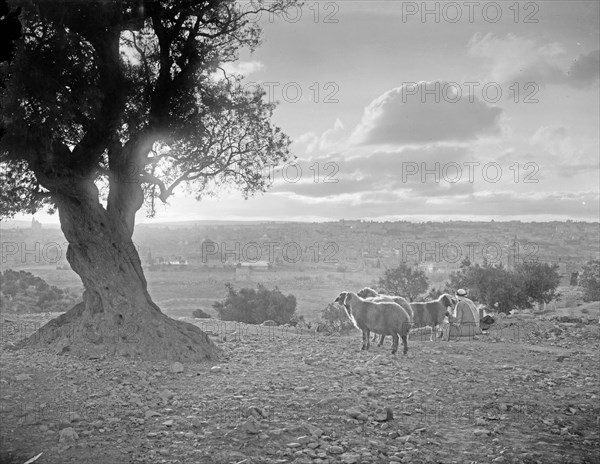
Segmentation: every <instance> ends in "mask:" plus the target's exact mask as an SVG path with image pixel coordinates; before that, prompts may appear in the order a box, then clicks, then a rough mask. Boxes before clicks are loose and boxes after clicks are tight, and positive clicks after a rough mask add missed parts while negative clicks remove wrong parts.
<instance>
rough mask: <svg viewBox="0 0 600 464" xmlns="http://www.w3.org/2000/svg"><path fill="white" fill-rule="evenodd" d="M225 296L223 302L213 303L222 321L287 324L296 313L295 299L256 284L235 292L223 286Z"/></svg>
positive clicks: (230, 286)
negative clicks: (270, 321) (225, 292)
mask: <svg viewBox="0 0 600 464" xmlns="http://www.w3.org/2000/svg"><path fill="white" fill-rule="evenodd" d="M225 287H226V288H227V296H226V297H225V300H223V301H215V303H214V304H213V308H215V309H216V310H217V313H218V314H219V317H220V318H221V320H224V321H237V322H245V323H247V324H261V323H262V322H264V321H267V320H273V321H275V322H277V323H278V324H280V325H281V324H287V323H289V322H290V321H291V319H292V317H293V316H294V315H295V312H296V297H295V296H294V295H287V296H285V295H284V294H283V293H281V291H280V290H279V289H278V288H277V287H275V288H274V289H273V290H269V289H267V288H266V287H265V286H264V285H262V284H258V287H257V288H256V289H255V288H242V289H240V290H239V291H236V290H235V289H234V288H233V286H232V285H231V284H230V283H227V284H225Z"/></svg>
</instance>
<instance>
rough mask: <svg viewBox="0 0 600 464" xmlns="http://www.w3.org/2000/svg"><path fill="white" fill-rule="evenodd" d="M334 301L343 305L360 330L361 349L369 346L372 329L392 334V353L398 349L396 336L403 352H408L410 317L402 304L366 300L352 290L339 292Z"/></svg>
mask: <svg viewBox="0 0 600 464" xmlns="http://www.w3.org/2000/svg"><path fill="white" fill-rule="evenodd" d="M335 302H336V303H340V304H342V305H343V306H344V309H345V310H346V314H347V316H348V318H350V320H351V321H352V322H353V323H354V326H355V327H356V328H357V329H360V330H361V331H362V338H363V344H362V348H361V349H362V350H368V349H369V347H370V346H371V344H370V339H369V335H370V332H371V331H374V332H377V333H380V334H382V335H391V336H392V340H393V342H392V354H396V352H397V351H398V336H400V338H401V339H402V345H403V346H404V351H403V352H404V354H406V353H407V352H408V344H407V336H408V332H409V331H410V327H411V323H412V318H411V316H410V315H409V313H407V312H406V310H405V309H404V308H403V307H402V306H400V305H398V304H396V303H392V302H389V301H382V302H374V301H368V300H365V299H363V298H361V297H359V296H358V295H357V294H356V293H354V292H342V293H340V295H339V296H338V297H337V298H336V299H335Z"/></svg>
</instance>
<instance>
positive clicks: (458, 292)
mask: <svg viewBox="0 0 600 464" xmlns="http://www.w3.org/2000/svg"><path fill="white" fill-rule="evenodd" d="M456 296H467V291H466V290H465V289H464V288H459V289H458V290H456Z"/></svg>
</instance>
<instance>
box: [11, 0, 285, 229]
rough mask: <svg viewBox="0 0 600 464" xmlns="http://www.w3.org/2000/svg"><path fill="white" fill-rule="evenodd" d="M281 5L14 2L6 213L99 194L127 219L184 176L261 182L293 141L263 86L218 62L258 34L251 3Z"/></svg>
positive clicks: (244, 185)
mask: <svg viewBox="0 0 600 464" xmlns="http://www.w3.org/2000/svg"><path fill="white" fill-rule="evenodd" d="M290 2H291V1H288V0H286V1H282V2H279V3H272V2H270V3H268V4H263V3H262V2H253V3H252V5H254V7H253V8H250V9H244V10H246V11H242V9H240V8H239V4H236V3H235V2H234V1H232V0H204V1H198V0H196V1H190V0H156V1H151V2H145V1H118V2H105V1H88V0H86V1H77V0H75V1H70V2H59V1H56V2H54V1H46V2H39V3H37V4H32V3H30V2H24V1H23V2H21V1H13V2H11V5H13V6H17V5H21V6H22V8H21V10H22V12H21V15H20V18H21V22H22V24H23V27H22V35H21V38H20V39H19V40H18V41H17V42H16V53H15V59H14V62H13V63H12V64H11V63H10V62H9V61H5V62H4V63H3V64H2V67H1V69H0V72H1V74H2V77H3V82H4V83H5V88H4V89H2V95H1V101H2V110H1V119H0V126H1V131H2V134H3V136H2V140H1V141H0V163H1V165H2V174H1V176H2V179H1V180H2V183H1V185H2V187H0V189H1V193H0V207H1V210H2V213H3V215H4V216H12V215H14V214H15V213H17V212H20V211H23V212H30V213H31V212H34V211H36V210H37V209H39V208H40V207H42V206H44V205H48V206H51V207H52V206H58V203H60V198H59V197H60V194H64V195H67V196H71V197H73V196H75V197H77V196H81V195H88V194H96V195H99V197H100V198H101V199H102V200H104V202H105V203H106V208H107V210H109V211H110V210H111V209H116V210H118V212H119V213H121V216H122V219H123V220H125V221H128V222H129V226H130V227H132V225H133V224H132V223H131V213H132V212H135V211H137V210H138V209H139V208H140V207H141V206H142V203H143V201H144V200H145V201H146V204H147V206H148V211H149V212H150V214H153V213H154V211H155V201H156V199H160V200H162V201H166V200H167V198H168V197H169V196H171V195H172V194H173V192H174V190H175V189H176V188H177V187H178V186H180V185H182V186H183V187H185V188H187V189H188V190H189V191H190V192H191V193H193V194H194V195H195V196H196V197H197V198H200V197H202V196H203V195H210V194H213V193H214V192H215V188H216V187H218V186H220V185H222V184H224V183H228V184H229V185H232V186H235V187H237V188H238V189H240V190H241V192H242V193H243V194H244V195H245V196H248V195H250V194H252V193H254V192H258V191H264V190H265V189H266V188H267V187H268V182H269V180H268V177H267V176H266V175H264V174H265V171H266V168H267V166H269V165H272V164H278V163H280V162H283V161H284V160H286V159H287V158H288V157H289V156H290V153H289V150H288V147H289V143H290V141H289V139H288V137H287V136H286V135H285V134H284V133H283V132H282V131H281V129H280V128H278V127H276V126H274V125H272V124H271V122H270V118H271V116H272V113H273V110H274V104H273V103H269V102H265V101H264V99H263V95H264V92H263V91H262V89H260V88H257V87H253V89H252V90H244V88H243V86H242V85H241V76H237V75H229V74H228V73H227V72H226V71H225V69H224V68H223V63H226V62H231V61H234V60H236V59H237V57H238V50H239V49H241V48H244V47H245V48H248V49H250V50H254V48H255V47H256V46H257V45H258V44H259V28H258V25H257V24H256V23H255V22H253V21H252V18H253V12H254V11H257V10H260V9H269V10H274V11H281V10H283V9H284V8H286V5H288V4H289V3H290ZM129 184H133V185H134V186H135V185H139V186H141V187H142V188H143V192H138V191H137V190H136V189H135V188H131V186H130V185H129ZM142 193H143V195H142Z"/></svg>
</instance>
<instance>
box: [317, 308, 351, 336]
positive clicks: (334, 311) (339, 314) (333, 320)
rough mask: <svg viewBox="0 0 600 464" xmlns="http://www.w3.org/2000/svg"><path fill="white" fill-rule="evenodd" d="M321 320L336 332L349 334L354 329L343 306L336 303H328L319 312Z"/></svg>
mask: <svg viewBox="0 0 600 464" xmlns="http://www.w3.org/2000/svg"><path fill="white" fill-rule="evenodd" d="M321 319H322V320H323V321H325V323H326V324H327V325H328V326H329V327H331V328H332V329H333V330H335V331H336V332H340V333H349V332H350V331H351V330H352V329H353V328H354V324H353V323H352V321H351V320H350V319H349V318H348V315H347V314H346V311H345V310H344V308H343V306H342V305H338V304H336V303H329V304H328V305H327V307H325V308H323V310H321Z"/></svg>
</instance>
